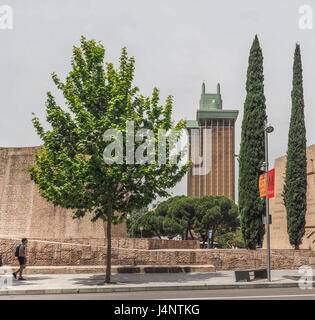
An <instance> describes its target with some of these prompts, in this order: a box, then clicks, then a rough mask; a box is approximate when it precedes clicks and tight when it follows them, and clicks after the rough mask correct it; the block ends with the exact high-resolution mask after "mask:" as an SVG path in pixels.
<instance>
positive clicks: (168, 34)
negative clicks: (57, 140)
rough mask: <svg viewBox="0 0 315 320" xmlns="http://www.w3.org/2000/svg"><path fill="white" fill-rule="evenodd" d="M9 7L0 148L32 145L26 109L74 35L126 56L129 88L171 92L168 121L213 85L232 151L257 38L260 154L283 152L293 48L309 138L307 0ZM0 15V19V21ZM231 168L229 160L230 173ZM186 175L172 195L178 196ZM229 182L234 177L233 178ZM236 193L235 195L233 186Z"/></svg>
mask: <svg viewBox="0 0 315 320" xmlns="http://www.w3.org/2000/svg"><path fill="white" fill-rule="evenodd" d="M3 5H8V6H10V8H11V9H12V29H0V41H1V50H0V68H1V72H0V99H1V103H0V147H21V146H35V145H39V144H40V143H41V141H40V139H39V137H38V136H37V135H36V133H35V130H34V128H33V126H32V122H31V119H32V112H34V113H35V114H36V115H37V116H39V117H40V119H41V120H42V121H44V120H45V100H46V92H47V91H52V93H53V94H54V95H56V96H58V95H57V91H56V89H55V87H54V84H53V82H52V80H51V77H50V73H51V72H56V73H57V74H58V75H59V76H60V77H61V78H62V79H64V77H65V76H66V75H67V73H68V72H69V71H70V59H71V55H72V47H73V45H79V40H80V36H81V35H84V36H85V37H86V38H88V39H91V38H93V39H96V40H97V41H101V42H102V44H103V45H104V47H105V50H106V57H105V60H106V61H111V62H113V63H114V64H115V65H117V62H118V59H119V55H120V52H121V48H122V47H123V46H126V47H127V51H128V54H129V55H130V56H134V57H135V59H136V73H135V84H136V85H137V86H138V87H139V88H140V90H141V93H142V94H144V95H150V94H151V92H152V89H153V87H158V88H159V89H160V93H161V99H162V101H164V99H165V98H166V97H167V95H169V94H172V95H173V96H174V109H173V116H174V119H175V120H179V119H195V116H196V110H197V109H198V107H199V99H200V94H201V84H202V81H205V84H206V92H208V93H211V92H215V91H216V84H217V82H220V84H221V94H222V99H223V108H224V109H237V110H239V111H240V112H239V116H238V119H237V121H236V129H235V133H236V137H235V153H236V154H237V153H238V152H239V144H240V136H241V123H242V119H243V107H244V101H245V96H246V91H245V83H246V72H247V66H248V55H249V50H250V47H251V44H252V41H253V39H254V37H255V34H257V35H258V38H259V41H260V44H261V47H262V51H263V56H264V75H265V96H266V107H267V115H268V120H269V122H270V123H271V124H272V125H273V126H274V128H275V131H274V133H272V134H271V135H270V137H269V159H270V165H271V167H272V166H273V161H274V159H276V158H278V157H280V156H283V155H284V154H285V153H286V151H287V140H288V129H289V120H290V111H291V88H292V66H293V55H294V48H295V44H296V43H297V42H298V43H299V44H300V45H301V53H302V63H303V69H304V73H303V76H304V99H305V121H306V130H307V145H312V144H314V143H315V130H312V126H313V123H315V108H314V107H313V106H315V90H314V89H313V84H314V83H315V72H314V67H315V58H314V57H315V30H314V29H313V28H310V29H303V28H300V24H299V23H300V20H301V18H302V16H303V14H301V13H300V12H299V10H300V8H301V6H303V5H308V6H309V8H311V9H313V10H314V9H315V3H314V2H312V1H311V0H290V1H287V0H277V1H274V0H264V1H259V0H238V1H233V0H169V1H166V0H158V1H157V0H133V1H128V0H115V1H108V0H90V1H88V0H64V1H60V0H49V1H43V0H0V9H1V6H3ZM1 14H2V13H1V12H0V19H1ZM237 176H238V166H237V161H236V179H237ZM186 183H187V182H186V178H184V179H183V180H182V182H180V183H179V184H178V185H177V186H176V187H175V188H174V189H173V190H172V192H173V194H174V195H175V194H186ZM235 184H236V188H237V181H236V183H235ZM236 194H237V191H236Z"/></svg>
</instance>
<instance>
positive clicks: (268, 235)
mask: <svg viewBox="0 0 315 320" xmlns="http://www.w3.org/2000/svg"><path fill="white" fill-rule="evenodd" d="M273 130H274V128H273V126H272V125H270V124H269V123H267V121H265V128H264V131H265V163H264V165H265V173H266V226H267V275H268V281H271V267H270V221H269V199H268V169H269V163H268V133H271V132H273Z"/></svg>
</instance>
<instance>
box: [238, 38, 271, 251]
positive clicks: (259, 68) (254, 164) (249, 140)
mask: <svg viewBox="0 0 315 320" xmlns="http://www.w3.org/2000/svg"><path fill="white" fill-rule="evenodd" d="M246 93H247V94H246V99H245V103H244V115H243V122H242V135H241V146H240V154H239V180H238V190H239V210H240V218H241V230H242V235H243V239H244V242H245V245H246V248H248V249H256V245H261V244H262V240H263V236H264V226H263V222H262V215H263V214H264V212H265V202H264V201H262V200H261V199H260V195H259V175H260V174H261V172H260V168H261V166H262V164H263V161H264V150H265V146H264V121H265V120H266V118H267V117H266V105H265V100H266V99H265V95H264V75H263V55H262V50H261V48H260V44H259V40H258V37H257V35H256V36H255V39H254V41H253V44H252V47H251V49H250V55H249V60H248V69H247V81H246Z"/></svg>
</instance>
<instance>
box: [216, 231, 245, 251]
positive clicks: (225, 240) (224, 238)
mask: <svg viewBox="0 0 315 320" xmlns="http://www.w3.org/2000/svg"><path fill="white" fill-rule="evenodd" d="M215 241H216V242H217V243H218V244H219V245H220V246H221V247H222V248H223V249H230V248H232V244H233V245H234V247H235V248H236V247H237V248H244V247H245V243H244V240H243V236H242V231H241V230H236V231H229V232H226V230H220V231H219V232H218V234H217V236H216V239H215Z"/></svg>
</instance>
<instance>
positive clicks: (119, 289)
mask: <svg viewBox="0 0 315 320" xmlns="http://www.w3.org/2000/svg"><path fill="white" fill-rule="evenodd" d="M298 286H299V283H298V282H292V283H288V282H287V283H253V284H250V283H246V284H224V285H221V284H218V285H215V284H214V285H207V284H203V285H173V286H148V287H146V286H128V287H122V286H117V287H108V288H105V287H103V288H95V287H87V288H66V289H29V290H10V289H8V290H0V297H1V296H6V295H43V294H80V293H111V292H139V291H177V290H219V289H261V288H296V287H298ZM0 299H1V298H0Z"/></svg>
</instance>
